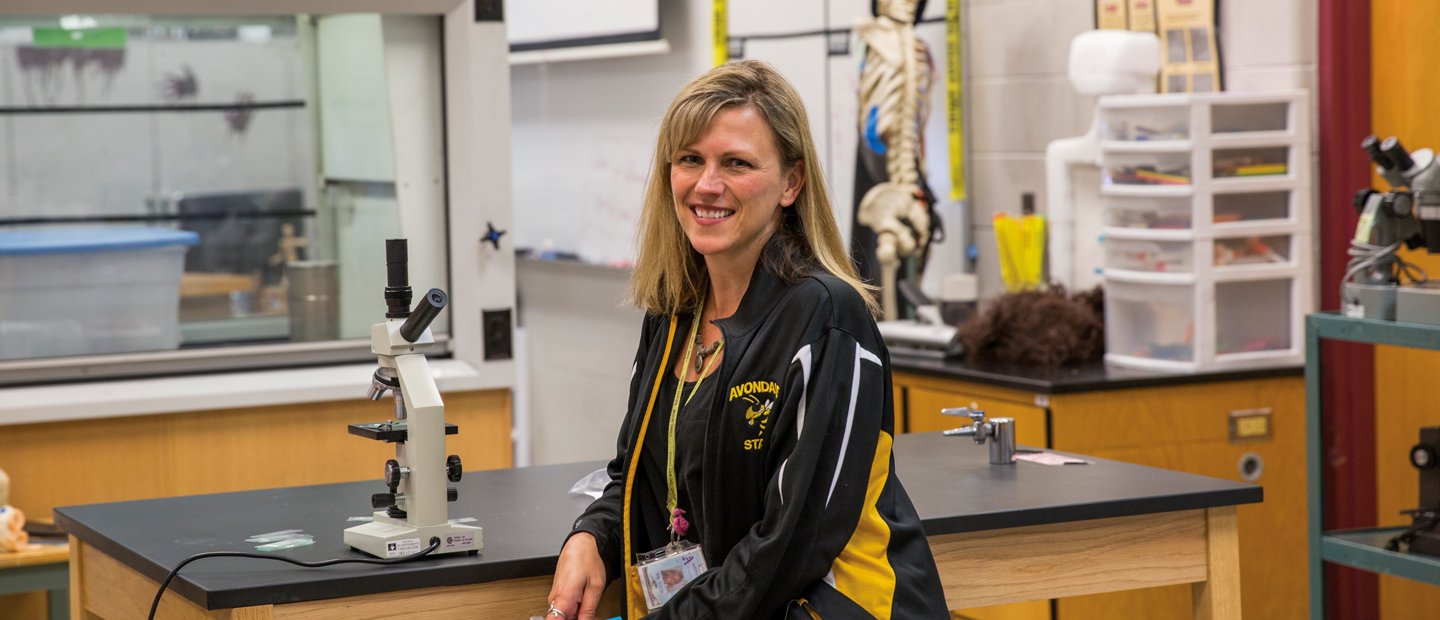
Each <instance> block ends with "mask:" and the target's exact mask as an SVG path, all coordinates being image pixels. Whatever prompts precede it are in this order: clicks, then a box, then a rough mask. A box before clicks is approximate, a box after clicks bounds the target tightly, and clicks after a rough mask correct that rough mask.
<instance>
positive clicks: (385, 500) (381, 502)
mask: <svg viewBox="0 0 1440 620" xmlns="http://www.w3.org/2000/svg"><path fill="white" fill-rule="evenodd" d="M394 505H395V494H394V493H376V494H374V495H371V496H370V507H371V508H389V507H391V506H394Z"/></svg>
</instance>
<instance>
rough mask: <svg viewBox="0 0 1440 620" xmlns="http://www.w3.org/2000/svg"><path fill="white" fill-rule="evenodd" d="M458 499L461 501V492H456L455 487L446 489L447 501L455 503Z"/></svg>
mask: <svg viewBox="0 0 1440 620" xmlns="http://www.w3.org/2000/svg"><path fill="white" fill-rule="evenodd" d="M457 499H460V492H459V491H457V490H455V487H445V501H447V502H453V501H455V500H457Z"/></svg>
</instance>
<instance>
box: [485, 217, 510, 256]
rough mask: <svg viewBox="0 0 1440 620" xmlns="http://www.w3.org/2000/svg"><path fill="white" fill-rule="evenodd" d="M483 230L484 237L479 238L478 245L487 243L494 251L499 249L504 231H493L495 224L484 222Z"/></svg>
mask: <svg viewBox="0 0 1440 620" xmlns="http://www.w3.org/2000/svg"><path fill="white" fill-rule="evenodd" d="M485 228H486V231H485V235H484V236H482V237H480V243H488V244H490V245H493V246H495V249H497V250H498V249H500V237H501V235H504V234H505V231H503V230H495V224H494V223H491V222H485Z"/></svg>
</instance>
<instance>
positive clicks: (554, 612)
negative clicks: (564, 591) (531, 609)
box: [545, 604, 567, 620]
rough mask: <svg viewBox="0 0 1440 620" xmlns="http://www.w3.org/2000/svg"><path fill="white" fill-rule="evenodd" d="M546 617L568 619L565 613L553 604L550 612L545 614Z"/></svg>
mask: <svg viewBox="0 0 1440 620" xmlns="http://www.w3.org/2000/svg"><path fill="white" fill-rule="evenodd" d="M545 616H546V617H548V618H559V619H560V620H565V618H566V617H567V616H566V615H565V612H563V611H560V610H559V609H556V608H555V605H553V604H552V605H550V611H547V612H545Z"/></svg>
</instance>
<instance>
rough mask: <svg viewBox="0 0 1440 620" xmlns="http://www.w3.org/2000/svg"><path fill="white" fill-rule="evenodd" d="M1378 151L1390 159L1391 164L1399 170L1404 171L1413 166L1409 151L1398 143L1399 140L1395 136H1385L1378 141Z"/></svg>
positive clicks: (1413, 162)
mask: <svg viewBox="0 0 1440 620" xmlns="http://www.w3.org/2000/svg"><path fill="white" fill-rule="evenodd" d="M1380 151H1381V152H1382V153H1384V154H1385V156H1386V157H1387V158H1389V159H1390V163H1391V165H1392V166H1393V167H1394V168H1395V169H1397V170H1399V171H1400V172H1405V171H1406V170H1409V169H1411V168H1414V167H1415V161H1414V160H1412V159H1410V152H1409V151H1407V150H1405V146H1404V145H1402V144H1400V140H1398V139H1396V138H1395V136H1390V137H1389V138H1385V141H1384V142H1381V143H1380Z"/></svg>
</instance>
